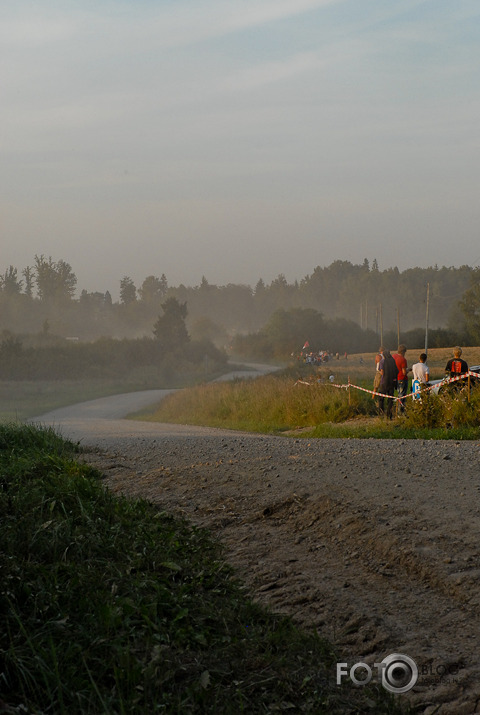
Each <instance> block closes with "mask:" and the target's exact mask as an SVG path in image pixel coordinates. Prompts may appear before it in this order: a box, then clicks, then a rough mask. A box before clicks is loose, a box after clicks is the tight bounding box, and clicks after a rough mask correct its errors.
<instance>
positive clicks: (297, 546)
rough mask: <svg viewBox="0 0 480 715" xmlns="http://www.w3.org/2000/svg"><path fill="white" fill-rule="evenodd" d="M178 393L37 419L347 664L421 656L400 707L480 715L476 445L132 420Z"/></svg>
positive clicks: (479, 451) (479, 450)
mask: <svg viewBox="0 0 480 715" xmlns="http://www.w3.org/2000/svg"><path fill="white" fill-rule="evenodd" d="M167 392H168V391H163V390H153V391H146V392H142V393H133V394H129V395H119V396H116V397H110V398H104V399H101V400H93V401H91V402H86V403H83V404H80V405H75V406H73V407H68V408H64V409H61V410H56V411H54V412H52V413H49V414H47V415H42V416H41V417H40V418H38V419H37V421H39V422H41V423H44V424H53V425H54V426H55V427H56V428H57V429H58V430H59V431H60V432H61V433H62V434H63V435H64V436H66V437H70V438H72V439H74V440H78V441H80V442H81V443H82V444H83V445H84V446H85V447H87V448H91V450H89V451H88V453H87V454H86V455H85V459H86V460H87V461H89V462H90V463H92V464H94V465H95V466H97V467H98V468H99V469H100V470H101V471H102V473H103V474H104V475H105V482H106V484H107V485H108V486H109V488H111V489H112V490H114V491H115V492H117V493H126V494H129V495H134V496H143V497H146V498H148V499H150V500H151V501H153V502H155V503H158V504H160V505H162V506H163V507H164V508H167V509H169V510H171V511H174V512H175V513H180V514H182V515H184V516H187V517H188V518H189V519H191V520H192V521H194V522H195V523H197V524H200V525H202V526H207V527H208V528H210V529H211V530H212V531H213V532H214V533H215V534H217V536H218V537H219V538H220V539H221V540H222V541H223V543H224V544H225V546H226V554H227V558H228V559H229V561H230V562H231V563H232V564H233V565H234V566H235V567H236V569H237V571H238V573H239V575H240V576H241V578H242V579H243V580H244V582H245V583H246V584H247V586H248V587H249V589H250V590H251V592H252V593H253V594H254V596H255V597H256V598H257V599H258V600H260V601H262V602H263V603H268V604H269V605H271V606H272V607H273V608H274V609H276V610H278V611H281V612H283V613H288V614H290V615H292V616H293V617H294V618H295V619H296V620H297V621H298V622H299V623H301V624H303V625H305V626H306V627H308V628H316V629H317V630H318V631H319V632H320V633H321V634H322V635H324V636H325V637H328V638H329V639H330V640H332V641H333V642H334V643H335V644H336V645H337V647H338V650H339V654H341V658H340V659H341V660H343V661H345V662H347V663H348V665H349V666H351V665H354V664H355V663H357V662H359V661H362V662H365V663H367V664H369V665H371V666H372V668H373V664H374V663H377V662H379V661H381V660H383V659H384V658H385V657H386V656H388V655H389V654H391V653H400V654H405V655H408V656H409V657H410V658H413V659H414V661H415V662H416V664H417V666H418V671H419V674H418V680H417V682H416V684H415V686H414V687H413V688H412V689H411V690H409V691H408V692H407V693H405V694H399V695H397V697H398V698H400V699H403V700H404V701H405V702H409V703H410V704H412V705H413V706H414V707H415V708H416V709H415V712H419V713H426V714H433V713H439V714H442V715H446V714H447V713H448V714H452V715H453V714H455V715H471V713H476V712H480V704H479V701H480V663H479V656H478V648H479V646H480V582H479V576H480V554H479V548H478V545H479V543H480V519H479V515H480V507H479V496H480V473H479V456H480V446H479V444H478V443H477V442H437V441H433V440H432V441H398V440H354V439H349V440H320V439H318V440H306V439H299V438H290V439H289V438H284V437H270V436H264V435H253V434H245V433H241V432H232V431H227V430H215V429H210V428H201V427H190V426H186V425H166V424H155V423H141V422H136V421H132V420H127V419H122V417H123V416H124V415H126V414H128V413H130V412H132V411H135V410H137V409H139V408H141V407H142V406H145V405H149V404H152V403H154V402H157V401H159V400H161V399H162V397H163V396H164V395H165V394H167ZM373 672H374V677H376V670H375V669H374V668H373ZM332 678H335V669H334V670H333V671H332ZM352 687H353V686H352Z"/></svg>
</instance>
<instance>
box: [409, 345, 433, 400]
mask: <svg viewBox="0 0 480 715" xmlns="http://www.w3.org/2000/svg"><path fill="white" fill-rule="evenodd" d="M412 375H413V381H412V392H414V393H415V394H416V398H415V399H418V398H419V397H420V394H419V393H420V390H421V389H422V387H425V386H426V385H428V381H429V379H430V371H429V369H428V365H427V354H426V353H422V354H421V355H420V358H419V362H416V363H415V365H412Z"/></svg>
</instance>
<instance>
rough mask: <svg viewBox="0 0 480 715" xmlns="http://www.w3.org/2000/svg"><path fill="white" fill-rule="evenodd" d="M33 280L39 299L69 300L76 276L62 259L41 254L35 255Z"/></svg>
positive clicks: (73, 289)
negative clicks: (56, 259)
mask: <svg viewBox="0 0 480 715" xmlns="http://www.w3.org/2000/svg"><path fill="white" fill-rule="evenodd" d="M35 280H36V283H37V290H38V296H39V298H40V300H42V301H45V302H48V301H54V302H63V301H70V300H71V299H72V298H73V296H74V293H75V288H76V285H77V277H76V275H75V273H74V272H73V271H72V268H71V266H70V265H69V264H68V263H66V262H65V261H63V260H59V261H54V260H53V259H52V257H51V256H49V257H48V259H46V258H45V256H44V255H43V254H42V255H41V256H35Z"/></svg>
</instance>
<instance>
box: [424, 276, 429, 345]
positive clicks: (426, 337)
mask: <svg viewBox="0 0 480 715" xmlns="http://www.w3.org/2000/svg"><path fill="white" fill-rule="evenodd" d="M429 307H430V283H427V309H426V313H425V355H428V311H429Z"/></svg>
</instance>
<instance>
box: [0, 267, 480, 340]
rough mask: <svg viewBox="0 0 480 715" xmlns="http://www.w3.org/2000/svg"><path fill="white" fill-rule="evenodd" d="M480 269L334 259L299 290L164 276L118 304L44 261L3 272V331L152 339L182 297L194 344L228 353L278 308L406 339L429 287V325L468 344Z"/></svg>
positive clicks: (125, 281) (128, 290)
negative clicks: (184, 281) (168, 308)
mask: <svg viewBox="0 0 480 715" xmlns="http://www.w3.org/2000/svg"><path fill="white" fill-rule="evenodd" d="M479 270H480V269H478V268H472V267H469V266H467V265H464V266H461V267H459V268H454V267H445V266H443V267H442V268H439V267H438V266H432V267H429V268H409V269H407V270H404V271H400V270H398V268H388V269H385V270H380V269H379V267H378V264H377V261H376V260H373V262H372V263H371V265H370V263H369V261H368V260H367V259H365V260H364V262H363V263H362V264H353V263H350V262H349V261H334V262H333V263H332V264H331V265H329V266H326V267H320V266H317V267H316V268H314V269H313V271H312V273H311V274H310V275H307V276H305V277H304V278H302V279H301V280H298V281H295V282H294V283H288V281H287V280H286V278H285V276H284V275H279V276H278V277H277V278H275V279H274V280H273V281H271V282H270V283H266V282H265V281H263V280H262V279H260V280H259V281H258V283H257V284H256V285H255V286H254V287H251V286H248V285H238V284H232V283H230V284H228V285H221V286H218V285H212V284H210V283H209V282H208V280H207V278H205V277H203V278H202V279H201V282H200V284H199V285H198V286H193V287H187V286H185V285H178V286H172V285H169V283H168V280H167V277H166V276H165V275H164V274H160V275H159V276H155V275H149V276H147V277H145V279H144V281H143V282H142V283H141V285H138V286H137V285H135V284H134V281H133V280H132V279H131V278H130V277H129V276H123V277H122V278H119V296H120V298H119V300H118V302H114V301H113V300H112V297H111V295H110V293H109V292H108V291H105V292H102V291H101V290H99V291H95V292H88V291H86V290H82V289H81V288H79V286H78V285H77V278H76V275H75V273H74V271H73V269H72V267H71V266H70V265H69V264H68V263H67V262H66V261H64V260H53V259H52V258H51V257H45V256H44V255H40V256H38V255H37V256H35V258H34V262H33V265H32V266H30V267H26V268H23V269H20V270H19V269H17V268H16V267H14V266H9V267H8V268H7V269H6V270H5V271H4V273H2V274H1V275H0V331H9V332H12V333H14V334H16V335H44V336H46V335H48V334H51V335H56V336H62V337H64V338H78V339H79V340H81V341H92V340H96V339H98V338H100V337H113V338H142V337H152V332H153V328H154V324H155V322H156V321H157V319H158V316H159V315H161V314H162V305H163V304H164V303H165V301H166V300H167V299H169V298H175V299H176V300H177V301H178V302H179V303H180V304H182V305H185V306H186V316H187V317H186V325H187V328H188V332H189V334H190V336H191V337H192V339H194V340H211V341H214V342H215V343H216V344H217V345H221V346H223V345H228V344H230V343H231V341H232V340H233V339H234V338H235V336H242V335H243V336H245V335H246V334H254V333H258V331H261V330H262V329H263V328H264V326H266V325H267V324H268V323H269V321H271V320H272V316H274V314H275V313H276V312H277V311H284V312H285V311H287V312H289V311H294V313H293V314H295V311H299V310H300V313H301V311H302V310H303V311H304V310H307V311H312V310H313V311H316V312H318V313H319V314H320V315H321V317H322V319H324V320H325V321H334V320H341V321H344V322H343V325H344V328H345V330H347V332H348V330H349V328H348V327H346V326H347V325H352V326H354V328H355V333H357V332H358V331H359V332H362V331H364V332H365V334H368V335H370V336H371V335H372V334H373V335H375V336H377V335H379V334H380V333H381V332H382V333H384V334H385V333H388V332H389V331H390V332H392V333H395V334H396V333H397V329H398V327H400V330H401V332H402V333H404V332H405V331H411V330H413V329H415V328H423V327H424V325H425V318H426V296H427V284H428V285H429V325H430V326H431V328H432V329H435V328H437V329H443V330H444V331H451V332H452V333H454V334H455V335H458V336H461V337H462V338H463V340H464V342H465V340H467V339H468V340H470V341H471V340H476V339H477V338H478V336H477V335H476V333H475V330H476V329H477V327H478V326H477V323H478V320H477V317H476V311H477V303H478V300H477V302H475V300H473V303H472V298H475V290H476V286H477V283H478V282H479V280H480V274H479ZM469 300H470V304H469ZM469 311H470V313H469ZM297 315H300V314H299V313H298V312H297ZM345 321H348V323H346V322H345ZM277 322H278V321H277ZM307 338H308V339H309V340H310V342H312V336H311V335H304V339H307ZM317 341H318V342H319V343H320V342H321V338H317ZM376 341H377V339H376V338H375V342H376ZM301 347H302V346H301V345H300V346H299V349H301ZM317 347H318V349H320V348H326V349H336V348H337V346H333V345H332V346H328V345H321V344H319V345H318V346H317Z"/></svg>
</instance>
